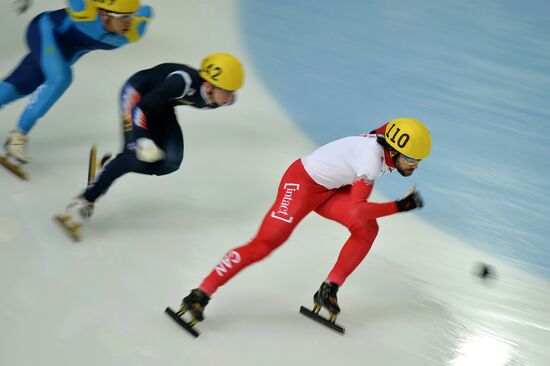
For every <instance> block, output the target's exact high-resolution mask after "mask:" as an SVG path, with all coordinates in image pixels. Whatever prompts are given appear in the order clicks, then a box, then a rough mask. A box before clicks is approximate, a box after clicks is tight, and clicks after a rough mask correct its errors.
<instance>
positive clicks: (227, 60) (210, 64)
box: [199, 53, 244, 91]
mask: <svg viewBox="0 0 550 366" xmlns="http://www.w3.org/2000/svg"><path fill="white" fill-rule="evenodd" d="M199 75H200V76H201V77H202V78H203V79H204V80H206V81H208V82H209V83H210V84H212V85H214V86H215V87H217V88H220V89H224V90H229V91H235V90H238V89H240V88H241V87H242V86H243V82H244V69H243V66H242V65H241V62H240V61H239V60H238V59H237V58H236V57H235V56H233V55H230V54H228V53H213V54H211V55H208V56H206V57H205V58H204V59H203V60H202V62H201V68H200V70H199Z"/></svg>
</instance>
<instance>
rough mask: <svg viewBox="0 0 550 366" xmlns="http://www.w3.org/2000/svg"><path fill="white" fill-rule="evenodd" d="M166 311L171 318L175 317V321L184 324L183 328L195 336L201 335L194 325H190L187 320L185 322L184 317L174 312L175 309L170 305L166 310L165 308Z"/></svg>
mask: <svg viewBox="0 0 550 366" xmlns="http://www.w3.org/2000/svg"><path fill="white" fill-rule="evenodd" d="M164 312H165V313H166V314H168V315H169V316H170V318H172V319H174V321H175V322H176V323H178V324H179V325H181V326H182V328H183V329H185V330H186V331H188V332H189V333H191V334H192V335H193V336H194V337H195V338H197V337H198V336H199V332H197V331H196V330H195V329H193V327H192V326H190V325H189V324H187V322H185V320H183V319H182V318H180V317H179V316H178V314H176V313H175V312H174V310H172V309H170V308H169V307H167V308H166V310H164Z"/></svg>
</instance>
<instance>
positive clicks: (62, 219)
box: [55, 196, 93, 241]
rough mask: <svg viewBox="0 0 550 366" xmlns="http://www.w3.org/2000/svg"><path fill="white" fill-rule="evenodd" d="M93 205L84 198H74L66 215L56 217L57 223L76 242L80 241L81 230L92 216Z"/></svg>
mask: <svg viewBox="0 0 550 366" xmlns="http://www.w3.org/2000/svg"><path fill="white" fill-rule="evenodd" d="M92 207H93V204H92V203H91V202H88V201H86V200H85V199H84V198H83V197H82V196H79V197H76V198H74V199H73V200H72V201H71V203H69V205H68V206H67V208H66V209H65V213H63V214H61V215H57V216H55V219H56V220H57V222H58V223H59V224H60V225H61V226H62V227H63V229H64V230H65V231H66V232H67V233H68V234H69V235H70V236H71V237H72V238H73V240H75V241H80V239H81V238H80V233H79V231H80V229H81V228H82V226H84V224H85V223H87V222H88V221H89V219H90V216H91V214H92Z"/></svg>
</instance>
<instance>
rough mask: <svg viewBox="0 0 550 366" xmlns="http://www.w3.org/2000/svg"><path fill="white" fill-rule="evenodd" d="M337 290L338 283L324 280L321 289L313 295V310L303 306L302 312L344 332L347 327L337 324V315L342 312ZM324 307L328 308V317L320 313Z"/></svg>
mask: <svg viewBox="0 0 550 366" xmlns="http://www.w3.org/2000/svg"><path fill="white" fill-rule="evenodd" d="M337 292H338V285H336V284H335V283H332V282H331V283H328V282H323V284H321V287H320V288H319V290H318V291H317V292H316V293H315V295H313V303H314V305H313V310H309V309H307V308H305V307H304V306H302V307H301V308H300V313H302V314H304V315H305V316H307V317H309V318H311V319H313V320H315V321H317V322H319V323H321V324H323V325H326V326H327V327H329V328H331V329H334V330H335V331H337V332H339V333H342V334H343V333H344V331H345V329H344V328H343V327H341V326H339V325H338V324H336V317H337V316H338V313H340V307H339V306H338V298H337V296H336V293H337ZM322 308H325V309H326V310H328V312H329V318H328V319H326V318H325V317H323V316H321V315H319V312H320V311H321V309H322Z"/></svg>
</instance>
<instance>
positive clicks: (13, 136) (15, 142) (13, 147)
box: [4, 130, 30, 164]
mask: <svg viewBox="0 0 550 366" xmlns="http://www.w3.org/2000/svg"><path fill="white" fill-rule="evenodd" d="M28 142H29V138H28V137H27V135H25V134H24V133H23V132H21V131H19V130H14V131H11V132H10V135H9V137H8V139H7V140H6V144H5V145H4V146H5V148H6V152H7V153H8V155H10V156H11V157H13V158H15V159H17V160H18V161H19V162H20V163H22V164H26V163H28V162H29V160H30V159H29V155H28V154H27V144H28Z"/></svg>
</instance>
